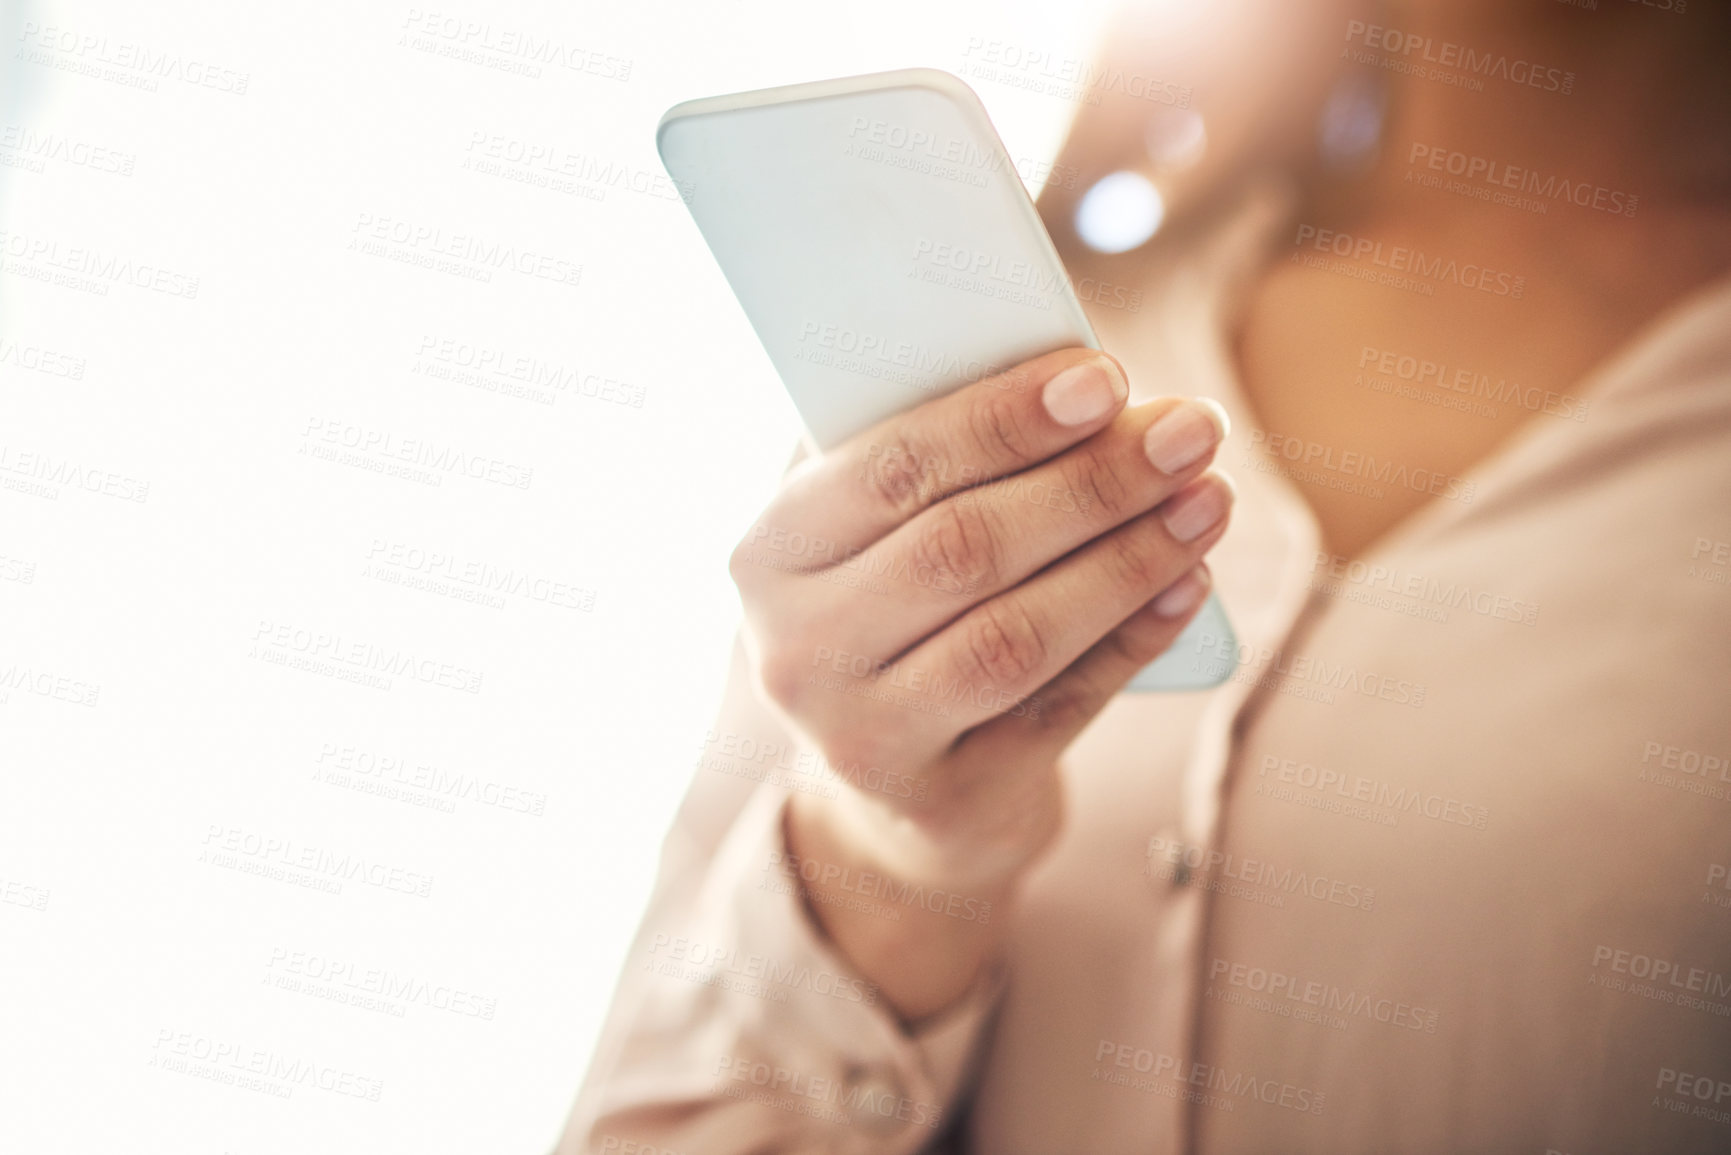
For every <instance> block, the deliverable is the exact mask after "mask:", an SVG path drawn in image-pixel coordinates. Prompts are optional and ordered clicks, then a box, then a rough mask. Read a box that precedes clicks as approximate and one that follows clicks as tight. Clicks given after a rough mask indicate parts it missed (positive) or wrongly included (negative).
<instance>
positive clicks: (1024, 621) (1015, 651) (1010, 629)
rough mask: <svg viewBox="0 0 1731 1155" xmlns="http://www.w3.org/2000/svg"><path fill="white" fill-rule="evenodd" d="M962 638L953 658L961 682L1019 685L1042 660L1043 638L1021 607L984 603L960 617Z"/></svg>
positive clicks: (1044, 651) (1044, 649)
mask: <svg viewBox="0 0 1731 1155" xmlns="http://www.w3.org/2000/svg"><path fill="white" fill-rule="evenodd" d="M962 628H963V629H964V630H965V631H966V634H965V641H964V644H963V646H962V648H961V652H960V653H959V654H958V656H957V661H958V663H959V664H960V665H961V668H962V676H963V679H964V681H971V682H976V683H979V684H981V685H983V686H1002V687H1013V686H1019V685H1021V684H1022V683H1024V682H1026V681H1027V680H1028V679H1029V678H1030V677H1031V676H1032V675H1033V674H1034V673H1035V672H1036V671H1037V670H1039V668H1040V667H1041V665H1042V664H1043V663H1044V662H1045V659H1046V655H1047V653H1048V646H1047V644H1046V640H1045V638H1044V637H1042V636H1041V633H1040V630H1039V628H1038V627H1037V626H1036V625H1035V624H1034V620H1033V618H1032V617H1030V616H1029V614H1028V612H1027V611H1026V610H1025V609H1022V608H1020V607H1018V606H1016V605H1014V604H1013V603H1005V602H997V601H993V602H987V603H986V604H985V605H984V606H982V607H980V609H979V610H978V611H977V612H976V613H974V614H972V615H970V616H969V617H967V618H965V619H963V623H962Z"/></svg>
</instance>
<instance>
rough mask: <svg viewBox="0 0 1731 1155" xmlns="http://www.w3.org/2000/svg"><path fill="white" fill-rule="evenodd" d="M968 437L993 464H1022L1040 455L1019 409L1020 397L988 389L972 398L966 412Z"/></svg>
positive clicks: (976, 448) (989, 462)
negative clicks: (971, 402) (1035, 448)
mask: <svg viewBox="0 0 1731 1155" xmlns="http://www.w3.org/2000/svg"><path fill="white" fill-rule="evenodd" d="M967 426H968V436H969V438H970V439H971V440H972V442H973V447H974V449H975V451H976V452H978V453H979V454H981V455H982V456H983V457H984V458H985V460H986V462H987V463H988V464H990V465H993V466H1004V465H1011V466H1014V465H1023V464H1029V463H1031V462H1032V461H1033V460H1034V459H1035V458H1037V457H1038V456H1040V455H1039V454H1037V453H1035V452H1034V443H1033V439H1032V437H1031V436H1030V433H1029V430H1028V423H1027V419H1026V417H1025V416H1024V415H1023V412H1022V404H1021V399H1020V398H1019V397H1017V396H1015V395H1014V394H1009V393H1005V392H1003V391H1002V390H996V389H989V390H986V391H984V392H983V393H981V394H980V395H979V396H977V397H975V398H974V402H973V404H972V405H971V406H970V407H969V409H968V415H967Z"/></svg>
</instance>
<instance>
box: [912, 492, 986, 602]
mask: <svg viewBox="0 0 1731 1155" xmlns="http://www.w3.org/2000/svg"><path fill="white" fill-rule="evenodd" d="M999 536H1000V535H999V531H998V530H997V529H996V528H995V527H994V525H993V515H992V514H991V513H989V512H988V511H987V509H986V507H985V506H983V505H980V504H977V503H968V504H965V505H964V504H962V503H960V502H954V501H947V502H943V503H941V504H939V505H937V506H934V507H933V508H932V509H931V510H930V511H929V512H928V513H927V514H926V515H925V517H924V518H923V519H922V520H921V522H920V524H919V525H918V526H917V527H916V532H915V535H914V539H913V542H912V543H911V545H910V547H909V553H910V555H911V556H910V561H911V564H912V566H913V572H914V573H927V572H930V573H938V574H947V575H951V576H953V577H955V578H956V579H957V580H958V581H960V582H962V583H964V584H966V585H968V586H969V588H974V589H980V588H993V587H995V586H996V584H997V573H998V568H999V565H1000V559H999V548H1000V547H999V541H998V539H999Z"/></svg>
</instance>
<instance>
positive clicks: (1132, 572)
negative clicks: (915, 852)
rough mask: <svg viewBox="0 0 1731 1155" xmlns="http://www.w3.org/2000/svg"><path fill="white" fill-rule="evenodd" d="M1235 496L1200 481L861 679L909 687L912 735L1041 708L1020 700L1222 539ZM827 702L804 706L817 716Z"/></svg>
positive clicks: (1220, 481) (1223, 485) (1213, 477)
mask: <svg viewBox="0 0 1731 1155" xmlns="http://www.w3.org/2000/svg"><path fill="white" fill-rule="evenodd" d="M1232 501H1233V491H1232V486H1231V483H1230V482H1229V481H1227V480H1226V478H1225V477H1223V476H1222V475H1220V474H1216V473H1208V474H1204V475H1203V476H1202V477H1200V478H1198V479H1196V480H1195V481H1193V482H1192V483H1190V484H1189V485H1187V486H1185V487H1184V489H1182V490H1181V491H1179V492H1178V493H1177V494H1175V495H1173V496H1172V497H1171V498H1170V499H1168V500H1167V501H1165V502H1163V503H1161V505H1160V506H1159V507H1157V508H1156V509H1154V510H1153V511H1152V512H1149V513H1146V514H1143V515H1142V516H1140V517H1136V518H1133V519H1131V520H1130V521H1129V522H1127V523H1125V524H1124V525H1122V526H1120V527H1119V528H1117V529H1115V530H1113V531H1111V532H1110V533H1107V534H1105V535H1103V536H1101V537H1099V538H1096V539H1095V540H1094V541H1092V542H1090V543H1088V544H1087V545H1086V546H1084V547H1082V548H1081V549H1079V550H1076V551H1075V552H1073V553H1071V554H1069V555H1068V556H1066V557H1064V558H1062V559H1060V560H1059V561H1057V562H1056V563H1054V564H1053V565H1051V566H1049V567H1047V568H1046V569H1044V570H1042V571H1041V572H1039V573H1037V574H1035V575H1034V576H1033V577H1030V578H1028V579H1027V580H1026V581H1024V582H1022V583H1021V584H1020V585H1017V586H1015V587H1014V588H1012V589H1010V590H1008V591H1006V592H1005V593H1002V594H999V595H998V596H996V597H994V598H991V599H988V600H987V601H985V602H982V603H981V604H980V605H977V606H975V607H974V608H973V609H971V610H969V611H968V612H967V613H966V614H964V615H963V616H962V617H960V618H959V619H957V620H956V621H955V622H952V623H951V624H950V625H949V626H947V627H946V628H944V629H943V630H942V631H940V632H939V633H937V634H934V635H933V636H931V637H929V638H927V639H926V640H925V641H923V642H921V643H920V644H919V645H917V646H915V647H914V648H913V649H911V650H910V651H908V652H907V653H906V654H903V655H901V656H900V657H898V658H896V659H895V660H894V661H893V662H890V663H887V664H880V665H879V666H878V667H876V668H873V669H872V671H871V675H870V676H871V677H872V678H874V679H875V680H876V681H878V682H883V681H885V680H887V681H888V682H890V683H891V684H894V685H897V686H899V687H901V688H903V689H905V690H908V691H916V692H917V695H918V696H917V697H916V698H915V699H914V701H913V702H912V703H908V702H904V703H903V705H904V706H906V707H908V708H907V709H906V710H905V712H904V714H903V715H901V716H900V719H901V722H902V724H903V725H905V726H907V727H908V729H909V732H910V735H911V736H913V737H914V738H916V739H919V738H921V737H925V736H930V735H933V734H938V733H944V732H947V733H948V734H950V735H955V734H959V733H961V732H962V731H963V730H966V729H969V728H971V727H973V726H976V725H979V724H981V723H983V722H986V721H989V720H990V719H992V718H995V717H997V716H998V715H1000V714H1003V713H1007V712H1017V711H1020V712H1022V713H1027V712H1030V710H1032V709H1038V708H1040V707H1039V706H1038V705H1037V704H1036V705H1034V706H1032V707H1030V706H1029V704H1028V703H1026V702H1025V701H1023V699H1025V698H1027V697H1028V696H1029V695H1031V694H1033V693H1034V692H1035V691H1036V690H1037V689H1038V688H1039V687H1041V686H1043V685H1045V684H1046V683H1047V682H1049V681H1051V680H1052V679H1053V678H1055V677H1057V676H1058V674H1059V673H1061V672H1062V671H1063V670H1064V669H1066V668H1067V667H1068V666H1069V665H1070V664H1071V663H1072V662H1074V661H1075V660H1076V659H1077V658H1079V657H1080V656H1081V655H1082V654H1084V653H1085V652H1087V651H1088V650H1090V649H1092V648H1093V646H1094V645H1095V643H1097V642H1098V641H1099V640H1100V639H1101V638H1102V637H1104V636H1105V635H1106V634H1108V633H1109V632H1111V631H1112V630H1113V629H1115V628H1116V627H1117V626H1118V624H1119V623H1120V622H1122V621H1123V620H1124V619H1125V618H1127V617H1128V616H1129V615H1130V614H1132V613H1133V612H1135V611H1136V610H1137V609H1138V608H1139V607H1141V606H1143V605H1145V604H1147V603H1148V602H1149V601H1152V600H1153V599H1154V598H1155V597H1156V596H1157V595H1159V594H1160V593H1161V592H1162V591H1164V590H1165V589H1166V588H1167V587H1169V586H1171V585H1172V584H1173V583H1174V582H1175V581H1177V580H1178V579H1179V578H1180V577H1182V576H1183V575H1184V574H1186V573H1187V572H1188V571H1189V570H1190V569H1191V568H1192V567H1194V566H1195V565H1196V563H1197V562H1199V561H1201V560H1202V556H1203V554H1204V553H1206V552H1207V550H1208V549H1209V547H1211V546H1212V545H1213V544H1214V543H1215V542H1216V541H1218V540H1219V538H1220V535H1221V534H1222V533H1224V532H1225V529H1226V521H1227V517H1228V514H1229V512H1230V510H1231V506H1232ZM853 692H855V693H857V692H859V691H858V690H854V691H853ZM836 705H837V703H836V702H824V701H818V700H814V701H813V702H811V706H812V707H813V708H814V709H818V710H824V709H825V708H833V707H835V706H836ZM939 707H941V709H940V708H939Z"/></svg>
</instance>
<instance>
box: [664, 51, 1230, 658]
mask: <svg viewBox="0 0 1731 1155" xmlns="http://www.w3.org/2000/svg"><path fill="white" fill-rule="evenodd" d="M656 145H657V147H658V149H659V150H660V153H661V161H662V163H663V164H664V165H666V167H667V171H668V173H669V174H670V175H671V176H672V177H673V181H674V184H675V185H676V186H677V187H678V188H679V189H680V191H681V193H682V195H683V196H684V198H685V204H686V207H687V208H688V209H689V210H690V211H691V215H692V217H693V218H694V219H695V220H696V222H697V227H698V230H699V231H700V232H701V233H702V234H703V239H704V240H705V241H706V242H708V244H709V249H710V251H711V252H712V253H714V255H715V259H716V261H717V262H718V263H719V264H720V266H721V270H722V272H723V274H725V275H726V277H727V281H728V284H729V285H730V286H732V288H733V292H734V295H735V296H736V297H738V298H739V303H740V304H741V305H742V306H743V307H744V309H745V315H746V317H747V318H748V319H749V320H750V322H751V325H752V327H753V328H754V329H755V330H756V331H757V336H758V338H759V339H760V340H761V341H762V342H763V347H764V349H765V351H766V352H768V354H769V359H770V361H771V363H773V364H774V365H775V368H776V371H777V372H778V373H780V374H781V379H782V383H783V384H784V385H785V386H786V387H787V391H788V393H789V394H790V395H791V396H792V398H793V403H794V405H795V407H796V408H797V409H798V410H799V413H800V416H801V417H803V418H804V419H805V422H806V425H807V427H808V428H809V429H810V432H811V436H812V439H813V440H814V441H815V442H816V444H817V445H818V446H819V447H820V448H825V449H827V448H829V447H831V446H833V445H835V444H836V443H837V442H839V441H842V440H844V439H845V438H847V437H849V436H851V435H853V434H854V433H857V432H858V431H860V430H862V429H865V428H867V427H868V426H871V425H874V424H876V423H877V422H879V421H882V420H883V419H885V418H887V417H891V416H893V415H894V414H896V413H899V412H901V411H902V410H904V409H909V408H912V407H913V406H915V405H918V404H920V403H921V402H924V401H929V400H931V399H932V398H934V397H937V396H940V395H942V394H944V393H948V392H950V391H951V390H954V389H959V388H961V387H962V386H963V385H967V384H970V383H972V382H974V381H977V380H979V379H981V378H983V377H987V376H991V375H993V374H995V373H998V372H1001V371H1002V370H1004V369H1008V368H1010V367H1011V366H1013V365H1016V364H1018V363H1020V362H1022V361H1026V360H1028V359H1029V358H1031V357H1036V356H1038V355H1040V354H1042V353H1047V352H1050V351H1052V350H1054V349H1061V348H1066V347H1073V346H1083V347H1086V348H1090V349H1098V348H1099V347H1100V342H1099V340H1098V339H1097V338H1096V337H1095V336H1094V330H1093V328H1092V327H1091V326H1090V325H1089V324H1088V319H1087V316H1086V315H1085V314H1084V313H1083V312H1082V305H1081V302H1080V301H1079V300H1078V299H1077V297H1076V293H1075V291H1074V289H1073V288H1072V286H1071V284H1070V279H1069V276H1068V274H1067V273H1066V272H1065V270H1064V266H1063V263H1062V261H1060V260H1059V258H1058V252H1057V249H1056V248H1054V247H1053V245H1052V239H1051V237H1049V236H1048V235H1047V234H1046V230H1045V226H1043V225H1042V224H1041V223H1040V217H1039V214H1038V212H1037V211H1036V210H1035V208H1034V203H1033V201H1032V200H1030V199H1029V197H1028V193H1027V190H1026V189H1025V188H1024V187H1023V184H1022V180H1021V177H1020V174H1019V173H1018V172H1017V170H1016V168H1015V166H1014V165H1013V164H1012V163H1011V161H1010V158H1009V155H1008V154H1007V153H1006V152H1005V151H1004V146H1003V143H1002V142H1001V141H1000V140H999V139H998V134H997V132H996V131H995V130H994V129H993V128H992V122H991V120H990V119H989V118H988V117H987V115H986V110H985V106H984V105H982V104H981V103H980V99H979V97H978V96H976V95H975V94H974V91H973V90H972V89H971V88H969V87H968V86H967V85H966V84H964V83H963V82H962V81H961V80H960V79H959V78H957V77H955V76H952V75H950V74H949V73H947V72H941V71H939V70H937V69H931V68H913V69H905V70H901V71H896V72H880V73H874V74H872V75H868V76H854V77H845V78H842V79H839V80H823V81H818V82H816V83H811V84H794V85H789V86H786V87H782V88H766V89H761V90H759V91H756V92H742V93H736V94H733V95H729V96H714V97H709V98H707V99H703V100H691V101H686V102H685V103H683V104H678V105H675V106H674V107H672V108H670V109H668V111H667V113H666V115H664V116H663V117H662V118H661V124H660V126H659V127H658V128H657V130H656ZM1237 648H1238V647H1237V643H1236V639H1235V638H1234V637H1233V634H1232V628H1231V625H1230V624H1229V623H1228V622H1227V620H1226V614H1225V611H1224V610H1223V609H1222V608H1221V606H1220V603H1219V601H1218V600H1217V599H1216V598H1215V597H1214V596H1213V595H1210V596H1209V598H1208V600H1207V602H1206V603H1205V604H1204V605H1203V607H1202V609H1201V611H1200V612H1198V614H1197V615H1196V617H1195V618H1194V619H1192V620H1191V622H1190V625H1189V626H1187V627H1186V628H1185V630H1184V633H1183V634H1182V635H1181V636H1180V637H1179V638H1178V640H1177V641H1176V642H1175V643H1173V645H1172V647H1171V648H1170V649H1168V650H1167V651H1166V653H1165V654H1163V655H1161V657H1160V658H1159V659H1157V660H1156V661H1154V662H1153V663H1151V664H1150V665H1148V666H1147V667H1145V668H1144V669H1143V670H1141V671H1140V672H1139V673H1138V674H1137V675H1136V678H1135V680H1133V681H1132V682H1131V683H1130V685H1129V687H1128V688H1129V689H1131V690H1200V689H1206V688H1208V687H1210V686H1215V685H1219V684H1220V683H1221V682H1223V681H1225V680H1226V679H1227V678H1228V677H1230V676H1231V673H1232V669H1233V667H1234V663H1232V662H1225V663H1222V662H1221V660H1220V658H1219V655H1221V654H1235V653H1236V652H1237Z"/></svg>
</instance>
